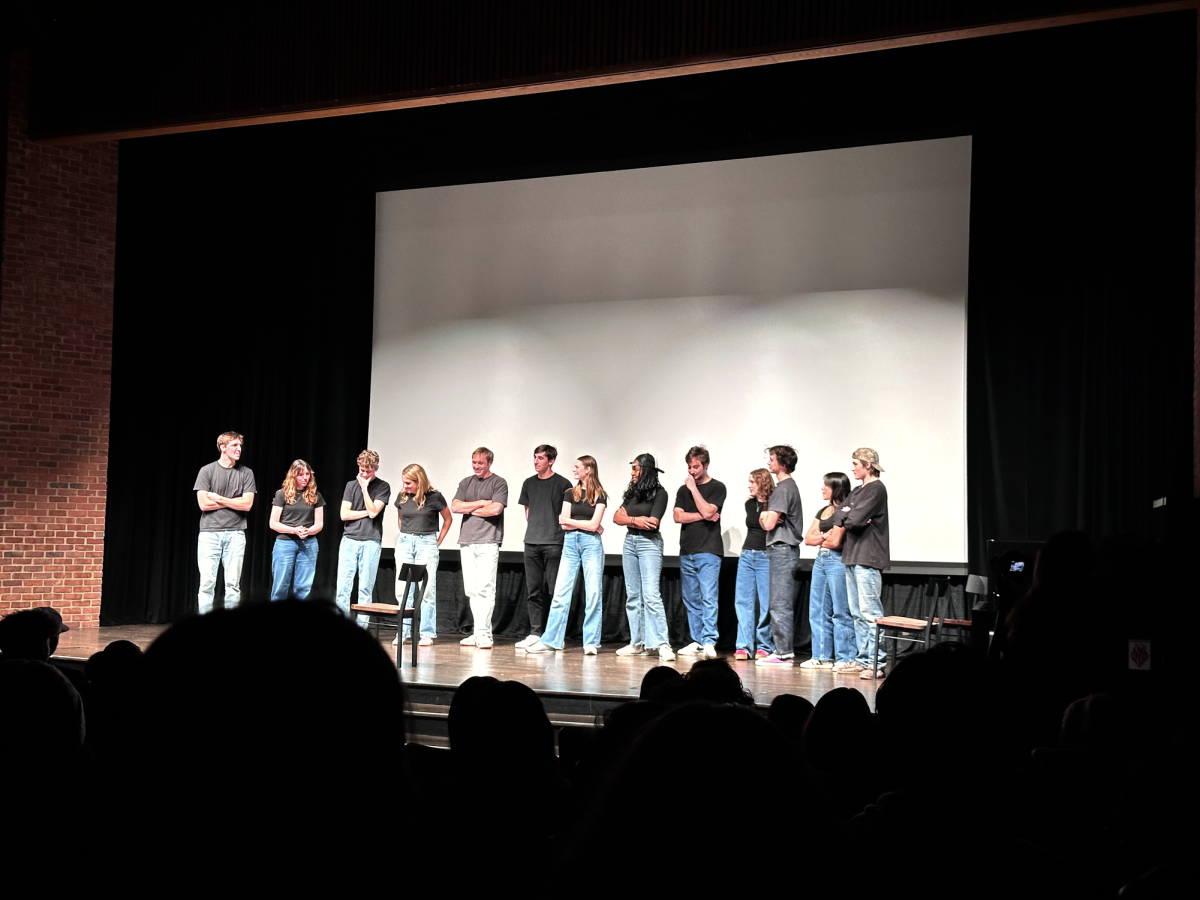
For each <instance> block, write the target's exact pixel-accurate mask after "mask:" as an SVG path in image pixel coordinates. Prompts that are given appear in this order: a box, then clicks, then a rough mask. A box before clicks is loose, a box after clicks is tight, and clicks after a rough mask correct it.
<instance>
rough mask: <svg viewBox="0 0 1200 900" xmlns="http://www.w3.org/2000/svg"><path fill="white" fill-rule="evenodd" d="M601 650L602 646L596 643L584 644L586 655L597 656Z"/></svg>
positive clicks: (584, 653)
mask: <svg viewBox="0 0 1200 900" xmlns="http://www.w3.org/2000/svg"><path fill="white" fill-rule="evenodd" d="M599 650H600V648H599V647H597V646H596V645H595V644H584V645H583V655H584V656H595V655H596V653H597V652H598V651H599Z"/></svg>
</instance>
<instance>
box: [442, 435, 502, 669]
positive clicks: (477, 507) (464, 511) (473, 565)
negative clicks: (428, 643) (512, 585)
mask: <svg viewBox="0 0 1200 900" xmlns="http://www.w3.org/2000/svg"><path fill="white" fill-rule="evenodd" d="M492 459H493V454H492V451H491V450H489V449H488V448H487V447H480V448H478V449H477V450H476V451H475V452H474V453H472V454H471V469H472V471H473V472H474V474H473V475H468V476H467V477H466V478H464V479H463V480H462V481H460V482H459V483H458V491H457V492H455V494H454V499H453V500H451V501H450V510H451V512H454V513H457V514H458V515H460V516H462V517H463V518H462V523H461V524H460V525H459V528H458V549H459V554H460V559H461V561H462V576H463V591H464V592H465V593H466V595H467V600H468V601H470V604H471V617H472V618H473V619H474V621H475V633H474V634H472V635H471V636H470V637H465V638H463V639H462V640H461V641H459V643H460V644H462V645H463V646H464V647H478V648H479V649H480V650H489V649H491V646H492V610H493V609H494V608H495V606H496V569H497V567H498V566H499V563H500V542H501V541H503V540H504V507H506V506H508V482H507V481H505V480H504V479H503V478H501V477H500V476H499V475H497V474H496V473H495V472H493V471H492Z"/></svg>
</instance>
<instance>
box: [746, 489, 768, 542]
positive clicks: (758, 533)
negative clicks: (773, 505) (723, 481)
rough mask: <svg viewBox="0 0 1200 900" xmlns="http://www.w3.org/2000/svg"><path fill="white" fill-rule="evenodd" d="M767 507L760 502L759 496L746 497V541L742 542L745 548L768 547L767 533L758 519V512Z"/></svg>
mask: <svg viewBox="0 0 1200 900" xmlns="http://www.w3.org/2000/svg"><path fill="white" fill-rule="evenodd" d="M766 508H767V507H766V504H763V503H759V502H758V498H757V497H748V498H746V543H744V544H742V549H743V550H766V549H767V533H766V532H765V531H763V527H762V523H761V522H760V521H759V520H758V514H759V513H761V512H762V511H763V510H765V509H766Z"/></svg>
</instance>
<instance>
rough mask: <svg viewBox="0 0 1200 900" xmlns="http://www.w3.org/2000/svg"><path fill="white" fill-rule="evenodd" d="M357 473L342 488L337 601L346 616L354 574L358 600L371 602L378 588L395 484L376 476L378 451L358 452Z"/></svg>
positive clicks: (365, 618) (367, 618)
mask: <svg viewBox="0 0 1200 900" xmlns="http://www.w3.org/2000/svg"><path fill="white" fill-rule="evenodd" d="M357 462H358V475H357V476H355V477H354V478H353V479H352V480H350V481H347V482H346V489H345V490H344V491H342V510H341V511H342V521H343V522H344V523H345V526H344V527H343V530H342V542H341V544H339V545H338V568H337V595H336V596H337V605H338V609H340V610H341V611H342V614H343V615H345V616H349V615H350V597H351V594H352V593H353V591H354V576H355V575H356V574H357V575H358V602H359V604H360V605H361V604H364V603H370V602H371V598H372V595H373V594H374V591H375V575H376V573H377V572H378V571H379V554H380V551H381V550H382V548H383V516H381V515H380V513H382V512H383V511H384V510H385V509H387V505H388V500H389V499H390V498H391V496H392V486H391V485H390V484H388V483H387V482H386V481H384V480H383V479H382V478H377V477H376V473H377V472H378V471H379V454H378V453H376V452H375V451H374V450H364V451H363V452H362V453H360V454H358V460H357ZM370 621H371V619H370V616H359V617H358V624H359V625H361V626H362V627H363V628H366V627H367V625H368V624H370Z"/></svg>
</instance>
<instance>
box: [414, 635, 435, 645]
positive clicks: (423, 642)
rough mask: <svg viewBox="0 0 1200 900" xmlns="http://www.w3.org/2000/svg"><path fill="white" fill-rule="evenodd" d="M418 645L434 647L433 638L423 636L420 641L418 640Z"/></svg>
mask: <svg viewBox="0 0 1200 900" xmlns="http://www.w3.org/2000/svg"><path fill="white" fill-rule="evenodd" d="M417 646H418V647H432V646H433V638H431V637H423V638H421V639H420V640H419V641H417Z"/></svg>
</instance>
